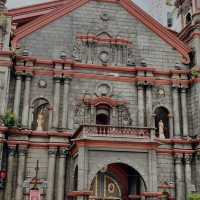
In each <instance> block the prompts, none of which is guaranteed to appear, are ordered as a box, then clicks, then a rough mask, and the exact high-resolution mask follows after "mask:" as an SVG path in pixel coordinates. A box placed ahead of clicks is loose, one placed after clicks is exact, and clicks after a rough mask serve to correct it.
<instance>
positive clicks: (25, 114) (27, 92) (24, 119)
mask: <svg viewBox="0 0 200 200" xmlns="http://www.w3.org/2000/svg"><path fill="white" fill-rule="evenodd" d="M30 90H31V77H30V76H27V77H26V78H25V91H24V102H23V111H22V125H23V127H26V128H27V127H28V121H29V107H30Z"/></svg>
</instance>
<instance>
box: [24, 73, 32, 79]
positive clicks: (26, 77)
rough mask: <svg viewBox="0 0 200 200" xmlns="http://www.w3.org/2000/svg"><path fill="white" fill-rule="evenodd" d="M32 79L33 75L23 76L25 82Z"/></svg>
mask: <svg viewBox="0 0 200 200" xmlns="http://www.w3.org/2000/svg"><path fill="white" fill-rule="evenodd" d="M32 78H33V75H32V74H26V75H25V80H26V81H31V79H32Z"/></svg>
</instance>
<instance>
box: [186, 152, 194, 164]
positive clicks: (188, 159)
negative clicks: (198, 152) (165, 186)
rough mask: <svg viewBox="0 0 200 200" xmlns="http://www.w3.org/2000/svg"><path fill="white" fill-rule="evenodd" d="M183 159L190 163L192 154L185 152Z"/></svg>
mask: <svg viewBox="0 0 200 200" xmlns="http://www.w3.org/2000/svg"><path fill="white" fill-rule="evenodd" d="M184 160H185V163H186V164H191V161H192V154H185V156H184Z"/></svg>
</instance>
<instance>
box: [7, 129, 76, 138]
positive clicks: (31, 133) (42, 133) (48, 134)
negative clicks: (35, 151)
mask: <svg viewBox="0 0 200 200" xmlns="http://www.w3.org/2000/svg"><path fill="white" fill-rule="evenodd" d="M9 133H10V134H15V135H28V136H40V137H51V136H55V137H63V138H69V137H71V136H72V134H71V133H68V132H58V131H33V130H20V129H9Z"/></svg>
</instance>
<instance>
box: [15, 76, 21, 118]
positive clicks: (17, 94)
mask: <svg viewBox="0 0 200 200" xmlns="http://www.w3.org/2000/svg"><path fill="white" fill-rule="evenodd" d="M21 87H22V76H21V75H20V74H16V85H15V100H14V108H13V112H14V113H15V115H16V118H17V119H18V118H19V107H20V99H21Z"/></svg>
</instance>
